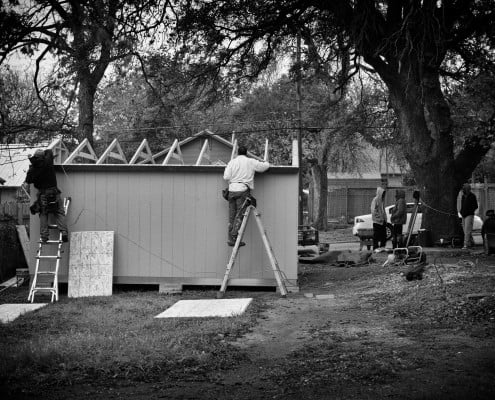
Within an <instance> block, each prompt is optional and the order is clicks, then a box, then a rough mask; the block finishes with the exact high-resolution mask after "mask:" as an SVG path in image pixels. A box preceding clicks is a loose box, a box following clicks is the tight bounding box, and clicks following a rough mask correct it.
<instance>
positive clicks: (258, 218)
mask: <svg viewBox="0 0 495 400" xmlns="http://www.w3.org/2000/svg"><path fill="white" fill-rule="evenodd" d="M246 201H248V202H249V199H248V200H246ZM242 209H244V207H242V208H241V210H242ZM251 212H252V213H253V214H254V217H255V219H256V224H257V225H258V230H259V232H260V234H261V238H262V240H263V245H264V246H265V250H266V252H267V254H268V258H269V259H270V264H271V266H272V270H273V273H274V275H275V279H276V281H277V285H278V288H279V290H280V294H281V295H282V297H286V296H287V289H286V287H285V284H284V281H283V278H282V272H281V271H280V268H279V266H278V262H277V259H276V258H275V254H274V253H273V249H272V246H271V244H270V241H269V240H268V236H267V234H266V230H265V228H264V227H263V223H262V222H261V213H260V212H259V211H258V210H257V209H256V207H255V206H253V205H252V204H248V205H247V207H246V208H245V211H244V217H243V219H242V223H241V227H240V228H239V231H238V234H237V239H236V241H235V244H234V249H233V250H232V254H231V255H230V260H229V263H228V264H227V269H226V270H225V275H224V277H223V281H222V285H221V286H220V290H219V291H218V293H217V298H218V299H221V298H222V297H223V295H224V293H225V291H226V290H227V284H228V281H229V276H230V272H231V271H232V268H233V266H234V262H235V259H236V257H237V253H238V251H239V247H240V243H241V241H242V237H243V236H244V232H245V230H246V225H247V222H248V219H249V215H250V214H251Z"/></svg>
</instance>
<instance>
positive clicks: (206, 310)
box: [155, 298, 253, 318]
mask: <svg viewBox="0 0 495 400" xmlns="http://www.w3.org/2000/svg"><path fill="white" fill-rule="evenodd" d="M252 300H253V299H252V298H244V299H219V300H180V301H178V302H177V303H175V304H174V305H173V306H172V307H170V308H168V309H167V310H165V311H164V312H162V313H161V314H158V315H157V316H156V317H155V318H192V317H234V316H236V315H241V314H243V313H244V311H246V309H247V307H248V306H249V304H251V301H252Z"/></svg>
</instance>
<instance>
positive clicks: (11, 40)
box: [0, 0, 168, 141]
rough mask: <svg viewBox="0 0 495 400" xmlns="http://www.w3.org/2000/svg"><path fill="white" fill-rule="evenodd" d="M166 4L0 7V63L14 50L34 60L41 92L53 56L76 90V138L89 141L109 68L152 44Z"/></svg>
mask: <svg viewBox="0 0 495 400" xmlns="http://www.w3.org/2000/svg"><path fill="white" fill-rule="evenodd" d="M167 5H168V1H167V0H163V1H161V0H140V1H126V0H98V1H84V2H79V1H76V2H65V1H57V0H49V1H32V2H29V3H19V2H17V1H11V2H10V4H9V5H5V4H4V3H3V2H2V6H1V8H0V29H1V30H2V32H9V34H8V35H5V36H2V39H1V40H0V63H2V62H4V61H5V60H6V58H7V57H8V56H9V55H10V54H12V53H15V52H16V51H20V52H21V53H23V54H25V55H27V56H31V57H35V58H36V71H35V77H34V83H35V86H36V87H37V91H38V93H39V92H40V89H39V87H38V82H37V79H38V74H39V71H40V65H41V63H42V62H44V61H46V60H47V59H48V57H49V56H51V57H54V58H55V60H56V61H57V65H58V66H59V67H60V68H59V71H58V73H59V74H60V78H62V79H63V80H65V81H68V80H72V82H73V84H74V87H77V95H78V106H79V121H78V129H79V134H80V135H81V136H83V137H87V138H88V139H89V140H90V141H92V136H93V135H92V134H93V102H94V96H95V92H96V89H97V87H98V84H99V83H100V81H101V79H102V78H103V76H104V74H105V72H106V70H107V67H108V66H109V65H110V64H111V63H112V62H114V61H116V60H122V59H124V58H129V57H130V56H132V55H138V54H137V53H136V48H137V46H138V44H142V43H141V41H142V40H143V39H145V38H147V39H148V40H147V44H148V45H152V44H153V42H154V40H155V38H154V37H152V34H155V33H157V30H158V28H159V27H161V24H162V23H163V22H164V21H166V20H167V18H168V17H167V15H166V14H167Z"/></svg>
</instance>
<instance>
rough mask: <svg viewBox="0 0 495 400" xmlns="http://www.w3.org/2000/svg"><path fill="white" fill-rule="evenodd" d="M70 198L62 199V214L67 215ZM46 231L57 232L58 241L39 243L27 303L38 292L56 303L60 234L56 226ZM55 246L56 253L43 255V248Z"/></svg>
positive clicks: (61, 242)
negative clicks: (49, 296) (45, 294)
mask: <svg viewBox="0 0 495 400" xmlns="http://www.w3.org/2000/svg"><path fill="white" fill-rule="evenodd" d="M70 201H71V198H70V197H67V198H65V199H64V213H65V215H67V210H68V209H69V204H70ZM48 229H50V230H51V231H52V230H56V231H58V239H55V240H52V239H49V240H48V241H46V242H42V241H41V238H40V241H39V246H38V252H37V253H36V267H35V270H34V277H33V283H32V284H31V290H30V291H29V296H28V301H31V303H32V302H33V301H34V295H35V294H36V293H38V292H40V293H48V294H51V295H52V298H51V302H53V301H54V300H55V301H58V269H59V267H60V258H61V254H62V244H63V241H62V232H60V230H59V229H58V226H57V225H50V224H49V225H48ZM53 245H56V246H57V247H56V253H55V254H53V250H52V251H51V253H52V254H43V249H44V247H45V246H47V247H48V246H49V248H51V249H53Z"/></svg>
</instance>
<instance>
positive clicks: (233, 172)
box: [223, 146, 270, 247]
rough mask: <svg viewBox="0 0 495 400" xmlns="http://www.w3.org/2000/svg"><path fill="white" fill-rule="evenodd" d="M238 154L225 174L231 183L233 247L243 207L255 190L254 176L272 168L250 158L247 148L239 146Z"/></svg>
mask: <svg viewBox="0 0 495 400" xmlns="http://www.w3.org/2000/svg"><path fill="white" fill-rule="evenodd" d="M237 154H238V155H237V157H236V158H233V159H232V160H230V161H229V163H228V164H227V166H226V167H225V171H224V173H223V179H225V180H226V181H229V197H228V201H229V232H228V241H227V244H228V245H229V246H232V247H233V246H234V245H235V242H236V239H237V233H238V231H239V227H240V222H238V221H239V220H242V215H243V213H244V210H242V205H243V204H244V201H245V200H246V198H247V197H248V195H249V194H250V192H251V190H252V189H254V174H255V173H256V172H265V171H266V170H267V169H268V168H270V164H269V163H268V162H267V161H258V160H255V159H254V158H248V157H247V148H246V147H245V146H239V149H238V151H237ZM236 222H237V223H236ZM244 245H245V243H244V242H241V243H240V246H244Z"/></svg>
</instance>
